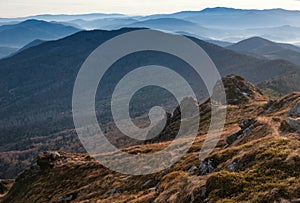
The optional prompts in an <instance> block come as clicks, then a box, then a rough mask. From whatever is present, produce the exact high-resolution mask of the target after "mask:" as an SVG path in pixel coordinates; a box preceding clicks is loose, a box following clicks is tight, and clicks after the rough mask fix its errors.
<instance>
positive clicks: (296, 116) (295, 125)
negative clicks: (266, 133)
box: [280, 103, 300, 133]
mask: <svg viewBox="0 0 300 203" xmlns="http://www.w3.org/2000/svg"><path fill="white" fill-rule="evenodd" d="M280 130H281V131H283V132H290V133H295V132H296V133H300V103H297V104H296V105H295V106H294V107H293V108H291V110H290V111H289V112H288V117H287V118H286V119H285V120H283V121H282V122H281V125H280Z"/></svg>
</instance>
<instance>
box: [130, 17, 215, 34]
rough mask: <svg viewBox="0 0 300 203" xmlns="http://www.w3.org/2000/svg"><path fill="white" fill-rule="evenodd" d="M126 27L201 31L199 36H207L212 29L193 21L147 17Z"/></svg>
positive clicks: (196, 32)
mask: <svg viewBox="0 0 300 203" xmlns="http://www.w3.org/2000/svg"><path fill="white" fill-rule="evenodd" d="M128 27H143V28H151V29H158V30H164V31H173V32H178V31H185V32H191V33H195V34H199V33H201V36H207V35H209V33H212V32H213V30H211V29H207V28H205V27H202V26H200V25H198V24H196V23H194V22H190V21H188V20H182V19H177V18H157V19H149V20H145V21H139V22H136V23H132V24H130V25H128Z"/></svg>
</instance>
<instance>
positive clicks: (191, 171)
mask: <svg viewBox="0 0 300 203" xmlns="http://www.w3.org/2000/svg"><path fill="white" fill-rule="evenodd" d="M198 170H199V168H198V167H197V166H192V167H191V168H190V169H189V170H188V173H189V175H194V174H195V173H196V172H197V171H198Z"/></svg>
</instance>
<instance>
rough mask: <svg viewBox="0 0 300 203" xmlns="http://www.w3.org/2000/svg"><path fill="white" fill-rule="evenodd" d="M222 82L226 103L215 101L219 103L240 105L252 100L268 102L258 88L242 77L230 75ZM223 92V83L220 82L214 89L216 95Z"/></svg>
mask: <svg viewBox="0 0 300 203" xmlns="http://www.w3.org/2000/svg"><path fill="white" fill-rule="evenodd" d="M222 82H223V86H224V90H225V93H226V101H215V102H217V103H221V104H230V105H239V104H244V103H246V102H249V101H251V100H256V101H258V100H266V97H264V96H263V94H262V92H261V91H260V90H259V89H258V88H257V87H255V86H254V85H253V84H251V83H250V82H247V81H246V80H244V78H242V77H240V76H237V75H229V76H227V77H225V78H223V79H222ZM221 90H222V89H221V82H220V81H219V82H218V83H217V84H216V86H215V88H214V94H221V93H220V91H221ZM216 98H218V96H216Z"/></svg>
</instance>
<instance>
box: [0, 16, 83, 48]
mask: <svg viewBox="0 0 300 203" xmlns="http://www.w3.org/2000/svg"><path fill="white" fill-rule="evenodd" d="M78 31H79V29H77V28H74V27H71V26H64V25H61V24H58V23H49V22H46V21H40V20H26V21H24V22H21V23H18V24H14V25H3V26H0V45H1V46H14V47H22V46H25V45H26V44H28V43H29V42H32V41H34V40H36V39H41V40H55V39H59V38H62V37H65V36H68V35H71V34H74V33H76V32H78Z"/></svg>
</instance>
